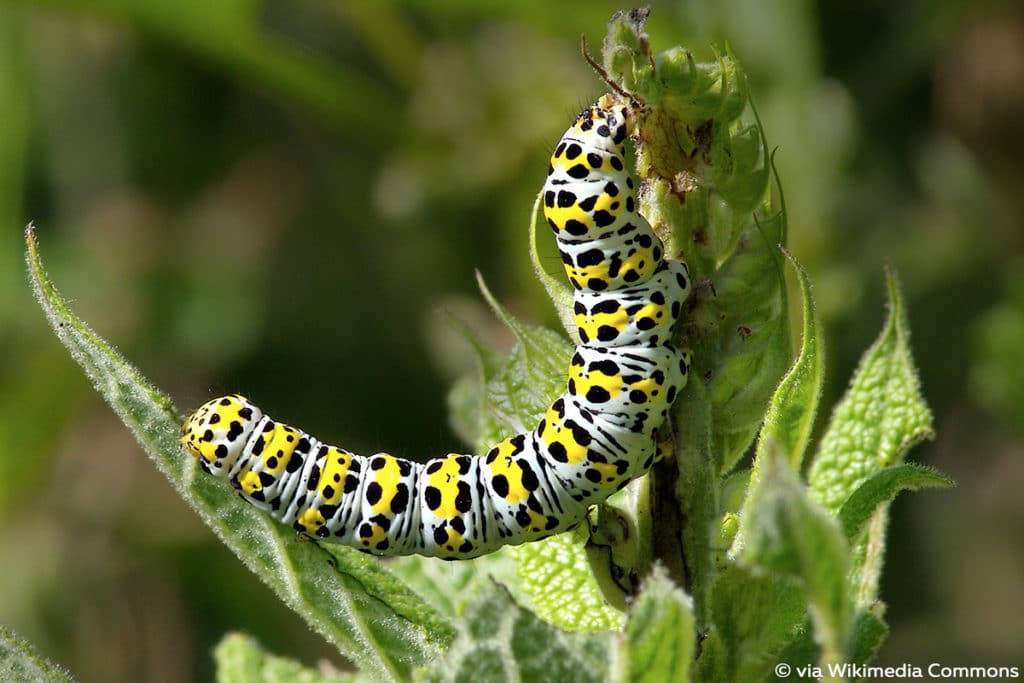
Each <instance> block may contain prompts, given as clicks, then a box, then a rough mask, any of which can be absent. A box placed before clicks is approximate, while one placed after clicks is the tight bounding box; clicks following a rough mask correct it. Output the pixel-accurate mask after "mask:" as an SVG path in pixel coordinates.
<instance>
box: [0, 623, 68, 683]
mask: <svg viewBox="0 0 1024 683" xmlns="http://www.w3.org/2000/svg"><path fill="white" fill-rule="evenodd" d="M0 680H3V681H22V682H23V683H72V681H73V680H74V679H73V678H71V675H70V674H68V672H67V671H64V670H63V669H62V668H61V667H59V666H57V665H56V664H53V663H52V662H49V661H47V660H46V659H45V658H44V657H42V656H40V655H39V653H38V652H36V650H35V648H34V647H32V645H31V644H30V643H28V642H26V641H25V640H23V639H22V638H20V637H18V634H17V633H15V632H14V631H11V630H10V629H9V628H7V627H6V626H0Z"/></svg>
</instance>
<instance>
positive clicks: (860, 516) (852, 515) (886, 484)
mask: <svg viewBox="0 0 1024 683" xmlns="http://www.w3.org/2000/svg"><path fill="white" fill-rule="evenodd" d="M951 486H955V484H954V482H953V480H952V479H950V478H949V477H946V476H945V475H943V474H940V473H939V472H936V471H935V470H933V469H931V468H928V467H922V466H921V465H915V464H912V463H906V464H903V465H896V466H895V467H886V468H885V469H883V470H881V471H879V472H875V473H874V474H872V475H871V476H870V477H868V478H867V479H866V480H864V481H863V482H862V483H861V485H860V486H858V487H857V488H856V489H855V490H854V492H853V493H852V494H850V497H849V498H847V499H846V502H845V503H843V507H841V508H840V509H839V522H840V524H842V526H843V533H844V534H846V538H847V539H849V540H851V541H853V540H855V539H856V537H857V535H858V534H859V533H860V532H861V531H862V530H863V529H864V526H865V525H866V524H867V523H868V520H870V519H871V516H872V515H873V514H874V513H875V511H876V510H877V509H878V508H879V507H880V506H882V505H886V504H888V503H890V502H891V501H892V500H893V499H894V498H895V497H896V495H897V494H898V493H899V492H900V491H917V490H919V489H924V488H949V487H951Z"/></svg>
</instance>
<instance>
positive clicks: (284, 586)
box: [26, 226, 455, 680]
mask: <svg viewBox="0 0 1024 683" xmlns="http://www.w3.org/2000/svg"><path fill="white" fill-rule="evenodd" d="M26 241H27V244H28V254H27V260H28V266H29V272H30V275H31V278H32V284H33V287H34V288H35V292H36V296H37V298H38V300H39V303H40V305H41V306H42V308H43V311H44V312H45V313H46V317H47V319H48V320H49V322H50V324H51V326H52V327H53V330H54V332H56V334H57V337H58V339H60V341H61V343H62V344H64V346H65V347H66V348H67V349H68V351H69V352H70V353H71V355H72V357H73V358H74V359H75V360H76V361H77V362H78V363H79V365H81V366H82V368H83V369H84V370H85V373H86V375H87V376H88V377H89V379H90V380H91V381H92V382H93V384H94V386H95V387H96V390H97V391H98V392H99V393H100V394H101V395H102V396H103V398H104V399H105V400H106V401H107V403H109V404H110V406H111V407H112V408H113V409H114V411H115V412H116V413H117V414H118V416H119V417H120V418H121V420H122V421H123V422H124V423H125V425H126V426H127V427H128V428H129V429H130V430H131V432H132V433H133V434H134V435H135V438H136V439H137V440H138V441H139V443H140V444H141V445H142V447H143V449H144V450H145V451H146V454H147V455H149V457H150V458H151V459H152V460H153V461H154V463H155V464H156V466H157V468H158V469H159V470H160V471H161V472H162V473H163V474H164V475H165V476H166V477H167V478H168V480H169V481H170V482H171V485H172V486H173V487H174V488H175V489H176V490H177V491H178V493H179V494H180V495H181V496H182V498H184V499H185V501H186V502H187V503H188V504H189V505H190V506H191V507H192V508H193V509H194V510H195V511H196V512H197V513H198V514H199V516H200V517H202V519H203V521H204V522H206V524H207V526H209V527H210V528H211V529H213V531H214V533H216V534H217V536H218V537H220V539H221V540H222V541H223V542H224V543H225V544H226V545H227V546H228V547H229V548H231V550H232V551H233V552H234V553H235V554H236V555H237V556H238V557H239V559H241V560H242V562H243V563H244V564H245V565H246V566H247V567H249V569H250V570H252V571H253V572H254V573H255V574H256V575H257V576H259V577H260V579H262V580H263V581H264V582H265V583H266V584H267V585H269V586H270V587H271V588H272V589H273V590H274V592H275V593H276V594H277V595H278V597H280V598H281V600H283V601H284V603H285V604H287V605H288V606H289V607H291V608H292V609H293V610H295V611H296V612H297V613H298V614H300V615H301V616H302V617H303V618H305V619H306V621H307V622H308V623H309V624H310V626H311V627H312V628H313V629H314V630H315V631H317V632H318V633H320V634H321V635H323V636H324V637H325V638H327V639H328V640H329V641H331V642H333V643H334V644H335V645H336V646H337V647H338V649H339V651H341V653H342V654H343V655H345V656H347V657H348V658H350V659H351V660H353V661H355V662H357V663H358V664H359V665H360V666H364V667H365V668H367V669H368V670H369V671H370V672H372V673H373V674H374V675H376V676H377V677H378V678H380V679H384V680H404V679H407V678H408V677H409V675H410V673H411V671H412V669H413V667H415V666H418V665H420V664H422V663H424V662H426V661H428V660H429V659H431V658H432V657H434V656H436V655H437V654H438V652H439V650H440V648H442V647H444V646H445V645H446V644H447V643H448V642H449V641H450V640H451V639H452V638H453V637H454V635H455V631H454V628H453V627H452V626H451V625H450V623H449V622H448V621H447V620H446V619H443V618H442V617H441V616H440V615H439V614H438V613H437V612H436V611H435V610H434V609H433V608H431V607H430V606H429V605H428V604H427V603H425V602H424V601H423V600H421V599H420V598H419V597H418V596H416V595H415V594H414V593H413V592H412V591H411V590H409V588H408V587H406V586H405V585H404V584H402V583H401V582H400V581H398V580H397V579H396V578H395V577H394V576H393V575H392V574H390V573H389V572H388V571H387V570H385V569H384V568H383V567H382V565H381V563H380V561H379V560H376V559H374V558H371V557H369V556H367V555H364V554H362V553H360V552H358V551H356V550H353V549H351V548H341V547H337V546H330V547H328V546H326V545H325V546H320V545H318V544H316V543H299V542H297V541H296V536H295V532H294V531H292V530H290V529H288V528H287V527H285V526H283V525H281V524H278V523H277V522H275V521H274V520H272V519H271V518H269V517H268V516H267V515H265V514H262V513H261V512H259V511H258V510H256V508H254V507H252V506H251V505H248V504H246V503H245V502H244V501H242V500H241V499H239V498H238V497H237V496H235V495H234V493H233V492H232V490H231V488H230V487H229V486H227V485H226V484H225V483H224V482H223V481H220V480H217V479H215V478H213V477H209V476H206V475H203V474H202V473H201V471H200V469H199V467H198V466H197V465H196V463H195V461H194V459H193V458H190V457H188V456H187V455H186V454H185V452H184V450H182V448H181V446H180V445H179V443H178V437H179V434H180V425H181V422H182V418H181V416H180V414H179V413H178V412H177V410H175V408H174V406H173V405H172V404H171V401H170V399H169V398H168V397H167V396H165V395H164V394H162V393H160V392H159V391H158V390H157V389H155V388H154V387H153V386H152V385H151V384H150V383H149V382H148V381H146V379H145V378H144V377H142V375H141V374H140V373H139V371H138V370H136V369H135V368H134V367H132V366H131V365H130V364H129V363H128V362H127V361H126V360H125V359H124V358H123V357H122V356H121V355H120V354H118V353H117V352H116V351H114V349H113V348H112V347H111V346H110V345H109V344H108V343H107V342H106V341H104V340H103V339H102V338H100V337H99V336H98V335H97V334H96V333H95V332H93V331H92V330H91V329H90V328H89V327H88V326H87V325H86V324H85V323H84V322H82V321H81V320H80V319H79V318H77V317H76V316H75V315H74V314H72V313H71V311H70V310H69V309H68V306H67V302H66V301H65V300H64V298H63V297H61V295H60V294H59V293H58V292H57V290H56V288H55V287H54V286H53V283H52V282H51V281H50V279H49V277H48V276H47V274H46V273H45V271H44V270H43V265H42V262H41V261H40V256H39V250H38V245H37V243H36V239H35V233H34V230H33V228H32V226H29V228H28V230H27V231H26Z"/></svg>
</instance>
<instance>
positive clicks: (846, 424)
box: [810, 271, 933, 513]
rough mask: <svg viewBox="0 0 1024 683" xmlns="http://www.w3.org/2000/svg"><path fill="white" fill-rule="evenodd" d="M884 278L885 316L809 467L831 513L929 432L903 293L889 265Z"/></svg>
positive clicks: (813, 489) (819, 495)
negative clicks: (885, 318)
mask: <svg viewBox="0 0 1024 683" xmlns="http://www.w3.org/2000/svg"><path fill="white" fill-rule="evenodd" d="M886 283H887V285H888V288H889V317H888V320H886V323H885V327H884V328H883V329H882V333H881V335H880V336H879V337H878V339H877V340H876V341H875V343H874V344H872V345H871V348H869V349H868V350H867V352H865V354H864V356H863V358H861V361H860V366H859V367H858V368H857V371H856V372H855V373H854V375H853V379H852V380H851V382H850V388H849V389H847V391H846V395H845V396H844V397H843V399H842V400H841V401H840V402H839V404H838V405H837V406H836V409H835V411H834V412H833V413H832V419H831V421H830V422H829V426H828V429H827V430H826V432H825V435H824V437H822V440H821V448H820V449H819V451H818V455H817V457H816V458H815V459H814V463H813V465H812V467H811V472H810V486H811V493H812V495H813V496H814V498H815V500H817V501H819V502H821V503H822V504H823V505H824V506H825V507H826V508H828V509H829V510H830V511H832V512H833V513H835V512H838V511H839V509H840V508H841V507H842V505H843V503H844V502H845V501H846V499H847V498H848V497H849V496H850V495H851V494H852V493H853V492H854V491H855V490H856V489H857V487H858V486H860V484H861V483H862V482H863V481H864V480H866V479H867V478H868V477H870V476H871V475H873V474H875V473H876V472H878V471H879V470H881V469H882V468H884V467H888V466H891V465H895V464H897V463H899V462H900V461H901V460H902V459H903V456H904V455H905V454H906V452H907V450H908V449H909V448H910V447H911V446H913V445H914V444H915V443H917V442H918V441H921V440H922V439H925V438H931V437H932V436H933V431H932V416H931V412H930V411H929V410H928V406H927V405H926V404H925V402H924V398H923V397H922V396H921V390H920V387H919V384H918V379H917V370H916V368H915V367H914V360H913V358H912V356H911V353H910V330H909V328H908V327H907V314H906V310H905V309H904V307H903V298H902V295H901V293H900V288H899V283H898V282H897V280H896V276H895V275H894V274H893V273H892V272H891V271H887V273H886Z"/></svg>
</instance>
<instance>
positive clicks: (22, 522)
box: [0, 0, 1024, 682]
mask: <svg viewBox="0 0 1024 683" xmlns="http://www.w3.org/2000/svg"><path fill="white" fill-rule="evenodd" d="M620 8H623V6H621V5H618V4H617V3H615V2H586V3H582V2H581V3H548V2H540V1H539V0H532V1H524V2H518V3H499V2H467V1H465V0H463V1H461V2H460V1H458V0H440V1H437V0H435V1H432V2H426V1H423V0H419V1H416V0H412V1H410V2H405V3H398V2H375V3H369V2H366V3H360V2H313V1H312V0H298V1H286V0H268V1H267V2H257V1H256V0H218V1H215V2H202V3H201V2H179V1H176V0H175V1H172V0H135V1H132V0H64V1H62V2H57V1H55V2H37V3H15V2H0V216H2V224H3V225H4V226H6V227H5V228H4V233H3V234H4V235H6V238H5V239H4V240H3V242H2V248H0V278H2V284H0V350H2V351H0V623H4V624H6V625H8V626H11V627H12V628H14V629H15V630H16V631H18V632H19V633H20V634H21V635H23V636H24V637H26V638H28V639H29V640H31V641H33V642H34V643H35V644H36V645H37V646H38V647H39V648H40V649H41V651H42V652H43V653H44V654H46V655H47V656H49V657H51V658H53V659H54V660H56V661H58V662H61V663H63V664H64V665H66V666H67V667H69V668H70V669H71V671H72V672H73V673H74V674H75V675H76V676H77V677H79V679H80V680H83V681H122V680H145V681H166V682H177V681H191V680H197V679H198V680H201V679H209V678H210V677H211V675H212V664H211V658H210V649H211V647H212V646H213V645H214V644H215V643H216V641H217V640H218V639H219V638H220V636H221V635H222V634H223V633H224V632H225V631H226V630H228V629H235V628H238V629H245V630H247V631H249V632H250V633H252V634H254V635H256V636H257V637H258V638H260V639H261V640H262V641H263V642H264V644H265V645H266V646H268V647H269V649H271V650H272V651H275V652H278V653H281V654H287V655H291V656H295V657H299V658H301V659H303V660H304V661H306V662H308V663H313V662H315V661H316V660H317V659H318V658H330V659H333V660H334V661H336V662H337V660H338V658H337V656H336V654H335V653H334V652H333V651H332V650H331V648H329V647H328V646H327V645H326V644H324V643H323V642H322V641H321V640H320V639H319V637H318V636H316V635H315V634H313V633H311V632H310V631H308V629H307V628H306V627H305V625H304V624H303V623H302V622H301V621H300V620H299V618H298V617H296V616H294V615H292V614H291V613H290V612H288V611H287V610H286V609H285V608H283V607H282V606H280V605H279V604H278V603H277V601H276V599H275V598H274V597H273V595H272V594H271V593H270V591H269V590H267V589H266V588H265V587H263V586H262V584H260V583H259V582H258V580H257V579H256V578H255V577H253V576H251V575H250V574H249V573H248V572H247V571H246V570H245V569H244V568H243V567H242V566H241V565H240V564H239V563H238V562H237V561H236V560H235V559H234V557H232V556H230V555H229V554H228V553H227V551H226V550H224V549H223V548H221V547H220V545H219V544H218V543H217V542H216V541H215V539H214V538H213V536H212V534H211V533H210V532H209V531H208V530H207V529H206V528H205V527H203V526H202V524H201V523H200V522H199V520H198V518H197V517H196V516H195V515H194V514H193V513H192V512H191V511H190V510H189V509H188V508H187V507H186V506H185V504H184V503H183V502H182V501H180V500H178V499H177V498H176V496H175V495H174V493H173V492H172V491H171V489H170V487H169V486H168V485H167V483H166V482H165V481H164V480H163V479H162V478H161V477H160V475H159V474H158V473H157V472H156V470H155V469H154V468H153V467H152V466H151V465H150V463H149V461H148V460H147V459H146V458H145V457H144V456H143V454H142V452H141V450H140V448H139V447H138V446H137V445H136V444H135V443H134V442H133V440H132V439H131V437H130V436H129V434H128V433H127V431H126V430H125V429H123V428H122V427H121V425H120V424H119V423H118V421H117V419H116V418H115V416H114V415H113V413H112V412H111V411H110V410H109V409H108V408H107V407H106V406H105V405H104V404H103V403H102V402H101V401H100V399H99V398H98V397H97V395H96V394H95V393H93V391H92V389H91V387H90V386H89V384H88V382H87V381H86V380H85V379H84V378H83V375H82V374H81V372H80V371H79V369H78V367H77V366H76V365H75V364H74V363H73V362H72V361H71V360H70V358H69V357H68V356H67V354H66V353H65V352H64V349H63V348H62V347H61V346H60V345H59V344H58V342H57V341H56V339H55V338H54V337H53V335H52V334H51V333H50V331H49V330H48V328H47V327H46V324H45V322H44V320H43V316H42V314H41V313H40V311H39V309H38V307H37V305H36V304H35V302H34V301H33V299H32V296H31V293H30V289H29V286H28V284H27V282H26V278H25V269H24V265H23V263H24V262H23V255H22V254H23V246H24V245H23V239H22V229H23V226H24V224H25V223H27V222H28V221H29V220H33V221H35V222H36V225H37V227H38V234H39V239H40V242H41V248H42V253H43V257H44V259H45V261H46V263H47V266H48V268H49V271H50V273H51V275H52V276H53V278H54V279H55V281H56V282H57V284H58V286H59V287H60V288H61V290H62V291H63V292H64V294H65V295H67V296H68V297H69V298H70V299H72V301H73V303H74V305H75V308H76V312H77V313H78V314H79V315H81V316H82V317H83V318H85V319H86V320H87V321H88V322H89V323H90V324H91V325H92V326H93V327H94V328H95V329H96V330H97V331H98V332H99V333H100V334H102V335H104V336H105V337H107V338H108V339H110V340H111V341H112V342H114V343H115V344H116V345H117V346H118V347H119V348H120V349H121V350H122V351H123V352H124V353H125V354H126V355H127V356H128V357H130V358H131V359H133V360H134V361H135V362H136V363H137V365H138V366H139V367H140V368H141V369H142V371H143V372H144V373H146V374H147V375H148V376H149V377H150V378H152V379H153V380H154V381H155V382H156V383H157V385H158V386H160V387H162V388H163V389H165V390H166V391H168V392H169V393H170V394H171V396H172V397H173V398H174V400H175V402H176V403H177V405H178V406H179V409H181V410H182V411H187V410H190V409H191V408H193V407H195V406H196V405H198V404H199V403H201V402H203V401H204V400H206V399H207V398H209V397H211V396H213V395H217V394H220V393H225V392H230V391H245V392H247V393H248V394H249V395H250V396H251V397H253V398H254V399H256V400H257V401H258V402H259V403H260V404H261V405H262V406H263V407H264V408H266V409H267V410H268V411H269V412H270V413H271V414H272V415H274V416H275V417H279V418H281V419H286V420H289V421H291V422H292V423H294V424H299V425H301V426H303V427H305V428H307V429H309V430H311V431H313V432H314V433H317V434H318V435H320V436H322V437H325V438H328V439H331V440H334V441H336V442H340V443H343V444H345V445H346V446H347V447H350V448H353V449H356V450H359V451H362V452H367V453H369V452H373V451H375V450H377V449H381V448H387V449H389V450H391V451H392V452H396V453H398V454H402V455H406V456H409V457H417V456H419V457H424V456H431V455H435V454H438V453H441V452H444V451H446V450H447V449H460V448H462V445H461V444H459V443H458V440H457V438H456V437H455V436H454V435H453V434H452V432H451V431H450V429H449V428H448V427H447V418H446V409H445V400H444V399H445V392H446V387H447V386H448V385H449V384H450V382H451V381H452V379H453V378H454V377H455V376H456V375H457V374H458V373H460V372H461V371H463V370H465V369H466V368H467V367H471V366H469V365H468V362H469V361H468V356H467V354H465V353H464V352H463V350H462V347H460V346H459V345H458V344H457V343H456V341H455V339H454V337H453V335H452V333H451V332H450V331H449V330H448V329H447V323H446V319H445V315H444V313H443V310H445V309H448V310H451V311H454V312H455V314H456V315H457V316H459V317H460V318H463V319H465V320H469V321H471V322H472V323H474V324H475V325H476V326H477V327H478V328H480V329H483V330H484V333H485V334H490V335H492V336H493V337H494V339H495V340H497V342H498V343H500V342H501V339H502V335H503V332H502V330H501V329H500V327H499V326H498V325H497V324H496V323H495V322H494V321H493V320H492V318H491V316H490V314H489V313H488V312H487V311H486V310H485V309H484V308H483V306H482V305H481V299H480V297H479V295H478V294H477V293H476V290H475V283H474V277H473V270H474V268H477V269H479V270H480V271H481V272H482V273H483V274H484V276H485V277H486V279H487V281H488V283H489V284H490V285H491V286H492V288H493V289H494V290H495V292H496V293H497V295H498V296H499V298H500V299H501V300H503V301H505V302H507V303H508V304H509V305H510V306H511V307H512V308H513V309H514V310H515V311H516V312H517V313H518V314H520V315H522V316H523V317H525V318H527V319H530V320H533V321H539V322H547V323H549V324H552V325H556V324H557V323H556V322H555V318H554V315H553V311H552V310H551V306H550V305H549V303H548V302H547V299H546V297H545V295H544V294H543V292H542V290H541V288H540V286H539V285H538V284H537V283H536V282H535V281H534V279H533V276H532V274H531V272H530V266H529V260H528V256H527V251H526V247H527V244H526V225H527V219H528V215H529V211H530V207H531V206H532V202H533V197H534V195H535V193H536V192H537V190H538V189H539V188H540V186H541V184H542V182H543V179H544V174H545V168H546V157H547V154H548V152H549V150H550V148H551V146H552V145H553V143H554V142H555V141H556V140H557V139H558V137H559V136H560V135H561V133H562V132H563V131H564V129H565V128H566V126H567V125H568V124H569V122H570V121H571V120H572V117H573V116H574V115H575V113H576V112H577V111H578V110H579V109H580V108H581V107H582V106H583V105H584V104H586V103H587V102H588V101H590V100H591V99H592V98H594V97H595V96H596V95H598V94H600V93H601V92H602V90H603V88H602V84H601V83H600V82H599V81H598V79H597V78H596V77H595V76H594V75H593V74H592V73H591V72H590V71H589V70H588V68H587V67H586V66H585V64H584V62H583V60H582V59H581V58H580V55H579V49H578V40H579V35H580V33H586V34H587V36H588V37H589V39H590V42H591V45H592V46H593V47H592V49H594V50H596V49H597V48H598V46H599V43H600V40H601V38H602V36H603V33H604V26H605V22H606V21H607V19H608V18H609V17H610V16H611V14H612V12H614V11H615V10H616V9H620ZM649 29H650V32H651V37H652V44H653V45H654V47H655V49H665V48H667V47H670V46H673V45H677V44H683V45H685V46H687V47H689V48H691V49H694V50H695V51H696V52H697V54H698V56H699V57H702V58H708V57H709V56H710V54H711V53H710V51H709V50H708V45H709V44H710V43H711V42H718V43H724V42H727V43H728V44H729V45H730V46H731V48H732V49H733V51H734V52H735V53H736V55H737V56H738V58H739V59H740V61H741V62H742V64H743V65H744V67H745V68H746V70H747V72H748V74H749V75H750V86H751V90H752V92H753V95H754V98H755V101H756V103H757V105H758V108H759V111H760V114H761V117H762V119H763V121H764V125H765V128H766V131H767V134H768V139H769V142H770V144H771V146H772V147H774V148H775V149H776V150H777V154H776V162H777V164H778V168H779V172H780V175H781V178H782V182H783V186H784V188H785V191H786V201H787V206H788V208H789V212H790V214H789V225H790V247H791V249H792V251H793V252H794V253H795V254H796V255H797V257H798V258H799V259H801V260H802V261H803V263H804V264H805V265H806V266H807V268H808V270H809V271H810V273H811V277H812V278H813V280H814V282H815V285H816V295H817V300H818V306H819V309H820V312H821V314H822V317H823V319H824V320H825V323H826V329H827V332H828V334H827V341H828V342H829V347H828V355H829V358H828V360H829V364H828V368H829V370H828V385H827V387H826V393H825V399H824V403H823V405H824V406H826V410H825V415H824V416H823V417H827V412H828V409H827V407H828V406H831V405H832V404H834V402H835V400H836V399H837V398H838V396H839V395H840V393H841V392H842V390H843V387H844V385H845V383H846V381H847V378H848V377H849V376H850V373H851V372H852V370H853V368H854V367H855V364H856V362H857V359H858V357H859V355H860V353H861V352H862V351H863V350H864V349H865V348H866V347H867V346H868V344H869V343H870V342H871V341H872V339H873V338H874V337H875V335H876V334H877V333H878V331H879V329H880V328H881V325H882V321H883V315H884V311H883V276H882V268H883V264H884V263H886V262H889V263H892V264H893V265H894V266H895V268H896V269H897V271H898V273H899V274H900V276H901V278H902V281H903V285H904V288H905V290H906V294H907V297H908V305H909V309H910V322H911V327H912V329H913V332H914V338H913V343H914V351H915V354H916V357H917V360H918V364H919V366H920V370H921V376H922V382H923V388H924V393H925V395H926V397H927V399H928V401H929V402H930V404H931V406H932V407H933V409H934V412H935V416H936V426H937V429H938V435H939V436H938V440H937V441H936V442H934V443H930V444H927V445H925V446H923V447H918V448H916V449H915V450H914V451H913V452H912V453H911V457H912V458H913V459H915V460H918V461H923V462H926V463H928V464H932V465H935V466H937V467H939V468H941V469H942V470H943V471H944V472H946V473H948V474H950V475H952V476H953V477H955V478H956V479H957V481H958V482H959V488H957V489H955V490H953V491H951V492H943V493H925V494H918V495H908V496H905V497H902V498H900V499H898V500H897V501H896V503H895V505H894V512H893V525H892V530H891V541H890V542H891V546H890V549H889V552H888V571H887V573H886V576H885V579H884V584H883V595H884V597H885V599H886V600H887V601H888V603H889V605H890V609H889V612H888V619H889V621H890V624H891V626H892V635H891V637H890V639H889V640H888V642H887V644H886V645H885V647H884V650H883V651H882V653H881V655H880V660H881V661H882V662H884V663H889V664H899V663H903V662H910V663H914V664H917V665H926V664H927V663H929V662H932V661H939V662H941V663H943V664H949V665H953V664H998V663H1004V664H1017V665H1022V664H1024V502H1022V501H1024V496H1022V493H1021V489H1022V488H1024V457H1022V456H1024V230H1022V219H1024V164H1022V163H1021V161H1020V160H1021V159H1022V158H1024V9H1022V6H1021V5H1020V4H1019V3H1012V2H1005V3H999V2H986V3H972V2H967V1H966V0H964V1H953V0H917V1H911V2H905V3H898V4H895V5H890V4H889V3H882V2H876V3H821V5H820V6H819V5H817V4H815V3H810V2H806V1H800V0H790V1H788V2H786V1H783V2H778V3H762V2H755V1H753V0H746V1H744V0H735V1H733V2H724V3H722V2H710V1H708V2H686V3H667V2H655V3H653V13H652V18H651V21H650V25H649ZM555 267H556V266H555V265H554V264H552V269H554V268H555Z"/></svg>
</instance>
